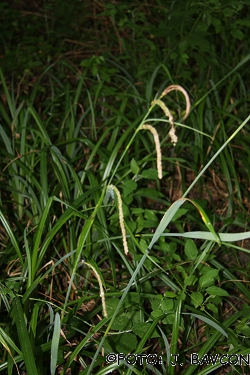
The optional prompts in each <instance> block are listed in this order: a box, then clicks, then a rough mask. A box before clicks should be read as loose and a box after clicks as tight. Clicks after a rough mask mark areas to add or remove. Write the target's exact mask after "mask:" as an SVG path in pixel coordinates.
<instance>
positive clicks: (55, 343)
mask: <svg viewBox="0 0 250 375" xmlns="http://www.w3.org/2000/svg"><path fill="white" fill-rule="evenodd" d="M60 331H61V320H60V315H59V314H58V312H57V313H56V315H55V321H54V331H53V337H52V342H51V359H50V372H51V375H54V374H55V372H56V365H57V357H58V347H59V340H60Z"/></svg>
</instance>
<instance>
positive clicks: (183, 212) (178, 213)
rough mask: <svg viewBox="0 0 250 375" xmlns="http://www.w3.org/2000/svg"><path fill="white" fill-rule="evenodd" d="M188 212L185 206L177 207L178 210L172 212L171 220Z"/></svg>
mask: <svg viewBox="0 0 250 375" xmlns="http://www.w3.org/2000/svg"><path fill="white" fill-rule="evenodd" d="M187 212H188V210H187V209H186V208H179V210H178V211H177V212H176V213H175V214H174V216H173V218H172V221H176V220H178V219H179V218H180V217H182V216H183V215H185V214H186V213H187Z"/></svg>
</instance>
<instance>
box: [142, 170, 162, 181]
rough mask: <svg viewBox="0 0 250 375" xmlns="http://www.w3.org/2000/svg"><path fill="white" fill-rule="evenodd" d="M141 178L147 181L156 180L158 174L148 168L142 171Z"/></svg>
mask: <svg viewBox="0 0 250 375" xmlns="http://www.w3.org/2000/svg"><path fill="white" fill-rule="evenodd" d="M141 176H142V177H143V178H147V179H149V180H158V173H157V170H156V169H153V168H150V169H144V171H142V173H141Z"/></svg>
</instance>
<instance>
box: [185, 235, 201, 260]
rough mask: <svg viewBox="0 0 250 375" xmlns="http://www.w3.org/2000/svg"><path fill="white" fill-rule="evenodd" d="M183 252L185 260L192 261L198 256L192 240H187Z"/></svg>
mask: <svg viewBox="0 0 250 375" xmlns="http://www.w3.org/2000/svg"><path fill="white" fill-rule="evenodd" d="M184 251H185V254H186V257H187V259H189V260H194V259H196V257H197V255H198V250H197V247H196V244H195V242H194V241H193V240H191V239H188V240H187V241H186V243H185V247H184Z"/></svg>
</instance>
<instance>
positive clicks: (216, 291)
mask: <svg viewBox="0 0 250 375" xmlns="http://www.w3.org/2000/svg"><path fill="white" fill-rule="evenodd" d="M206 292H207V293H208V294H211V295H214V296H229V294H228V292H227V291H226V290H224V289H221V288H219V287H218V286H210V287H209V288H207V289H206Z"/></svg>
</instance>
